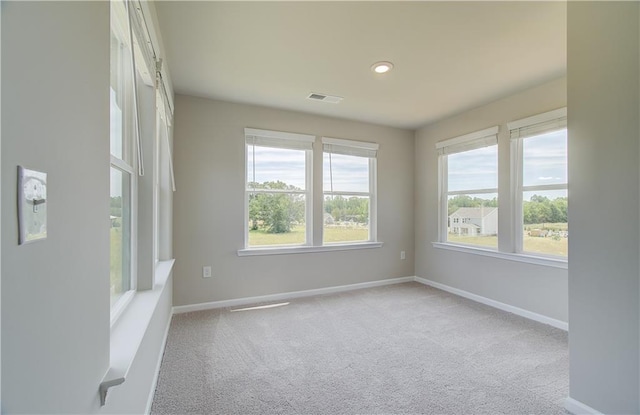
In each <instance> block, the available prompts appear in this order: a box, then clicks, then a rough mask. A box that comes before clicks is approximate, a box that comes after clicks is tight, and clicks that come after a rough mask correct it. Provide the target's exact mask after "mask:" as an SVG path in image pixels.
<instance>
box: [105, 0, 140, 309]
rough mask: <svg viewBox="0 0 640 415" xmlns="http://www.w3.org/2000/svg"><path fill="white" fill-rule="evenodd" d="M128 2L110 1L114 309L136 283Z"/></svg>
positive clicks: (132, 114)
mask: <svg viewBox="0 0 640 415" xmlns="http://www.w3.org/2000/svg"><path fill="white" fill-rule="evenodd" d="M126 13H127V12H126V9H125V5H124V4H123V3H121V2H111V59H110V61H111V88H110V117H111V118H110V143H111V144H110V148H111V162H110V172H111V173H110V174H111V177H110V181H111V186H110V219H111V220H110V223H111V228H110V238H111V239H110V241H111V243H110V256H111V265H110V280H111V290H110V296H111V309H112V316H113V314H114V311H116V310H118V309H119V308H121V307H122V305H123V303H124V299H125V297H126V296H127V293H130V292H131V290H133V289H134V288H135V287H134V285H135V280H134V278H133V277H132V274H133V270H134V266H135V257H134V250H135V223H136V221H135V219H136V209H135V206H136V200H135V194H136V184H137V180H136V179H137V176H136V171H135V165H136V160H135V157H134V146H133V143H134V139H133V138H134V135H135V133H134V125H135V119H134V106H135V103H134V83H133V62H132V57H131V56H132V55H131V48H130V44H131V43H130V41H129V40H128V39H130V37H129V28H128V23H127V22H128V20H127V19H126V17H125V16H126Z"/></svg>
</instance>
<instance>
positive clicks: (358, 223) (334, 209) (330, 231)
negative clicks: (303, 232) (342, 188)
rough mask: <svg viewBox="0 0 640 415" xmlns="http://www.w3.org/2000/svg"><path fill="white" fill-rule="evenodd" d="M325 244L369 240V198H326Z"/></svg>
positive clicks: (324, 217)
mask: <svg viewBox="0 0 640 415" xmlns="http://www.w3.org/2000/svg"><path fill="white" fill-rule="evenodd" d="M323 223H324V228H323V229H324V232H323V237H322V239H323V242H324V243H335V242H356V241H368V240H369V197H358V196H328V195H325V197H324V215H323Z"/></svg>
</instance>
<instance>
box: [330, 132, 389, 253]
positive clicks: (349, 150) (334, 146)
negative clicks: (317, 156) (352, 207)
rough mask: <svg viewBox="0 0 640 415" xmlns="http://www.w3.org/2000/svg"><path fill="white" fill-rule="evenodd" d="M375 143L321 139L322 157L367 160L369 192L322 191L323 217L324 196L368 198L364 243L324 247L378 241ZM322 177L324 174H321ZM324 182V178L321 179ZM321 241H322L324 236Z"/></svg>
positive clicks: (336, 243)
mask: <svg viewBox="0 0 640 415" xmlns="http://www.w3.org/2000/svg"><path fill="white" fill-rule="evenodd" d="M379 147H380V146H379V145H378V144H377V143H370V142H365V141H354V140H344V139H340V138H331V137H322V151H323V157H324V154H325V153H329V154H342V155H350V156H356V157H365V158H367V159H368V160H369V191H368V192H344V191H334V190H332V189H324V188H323V189H322V190H323V191H322V203H323V208H322V213H323V216H324V198H325V196H365V197H368V198H369V237H368V239H367V240H366V241H345V242H330V243H324V242H323V245H324V246H334V245H351V244H357V243H362V242H377V240H378V208H377V206H378V203H377V201H378V199H377V189H378V180H377V174H378V158H377V155H378V154H377V153H378V149H379ZM323 175H324V174H323ZM323 181H324V177H323ZM322 232H324V220H323V223H322ZM322 240H324V235H323V238H322Z"/></svg>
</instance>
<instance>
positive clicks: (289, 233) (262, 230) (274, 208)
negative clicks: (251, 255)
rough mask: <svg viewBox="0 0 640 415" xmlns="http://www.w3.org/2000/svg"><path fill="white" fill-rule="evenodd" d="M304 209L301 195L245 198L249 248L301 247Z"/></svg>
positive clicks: (279, 194) (304, 198)
mask: <svg viewBox="0 0 640 415" xmlns="http://www.w3.org/2000/svg"><path fill="white" fill-rule="evenodd" d="M305 209H306V196H305V195H304V194H291V193H252V194H249V246H250V247H256V246H266V245H301V244H304V243H305V242H306V213H305Z"/></svg>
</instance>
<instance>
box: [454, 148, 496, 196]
mask: <svg viewBox="0 0 640 415" xmlns="http://www.w3.org/2000/svg"><path fill="white" fill-rule="evenodd" d="M447 167H448V187H447V188H448V191H457V190H479V189H495V188H497V187H498V146H497V145H494V146H489V147H483V148H479V149H476V150H469V151H465V152H462V153H455V154H449V155H448V156H447Z"/></svg>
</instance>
